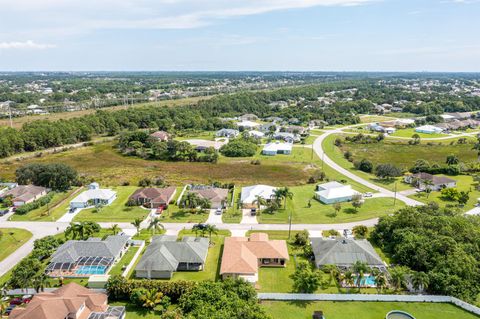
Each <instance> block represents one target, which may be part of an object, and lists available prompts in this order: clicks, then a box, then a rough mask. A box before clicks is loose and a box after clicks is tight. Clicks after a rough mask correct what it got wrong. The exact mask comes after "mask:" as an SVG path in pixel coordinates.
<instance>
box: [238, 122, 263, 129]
mask: <svg viewBox="0 0 480 319" xmlns="http://www.w3.org/2000/svg"><path fill="white" fill-rule="evenodd" d="M236 124H237V126H238V127H241V128H243V129H244V130H253V129H254V128H256V127H259V126H260V124H258V123H257V122H252V121H247V120H245V121H241V122H237V123H236Z"/></svg>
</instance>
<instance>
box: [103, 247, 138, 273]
mask: <svg viewBox="0 0 480 319" xmlns="http://www.w3.org/2000/svg"><path fill="white" fill-rule="evenodd" d="M139 248H140V247H134V246H130V247H129V248H128V250H127V252H126V253H125V255H123V257H122V259H120V260H119V261H118V262H117V263H116V264H115V265H114V266H113V267H112V269H110V271H109V272H108V274H109V275H121V274H122V273H123V270H122V267H123V266H128V264H129V263H130V262H131V261H132V259H133V257H134V256H135V254H136V253H137V251H138V249H139Z"/></svg>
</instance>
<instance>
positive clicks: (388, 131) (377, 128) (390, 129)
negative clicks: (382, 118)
mask: <svg viewBox="0 0 480 319" xmlns="http://www.w3.org/2000/svg"><path fill="white" fill-rule="evenodd" d="M368 129H369V130H370V131H374V132H379V133H386V134H393V133H395V131H396V129H395V128H394V127H384V126H382V125H379V124H378V123H376V124H370V125H369V126H368Z"/></svg>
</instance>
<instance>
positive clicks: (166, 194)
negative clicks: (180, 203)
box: [130, 186, 177, 208]
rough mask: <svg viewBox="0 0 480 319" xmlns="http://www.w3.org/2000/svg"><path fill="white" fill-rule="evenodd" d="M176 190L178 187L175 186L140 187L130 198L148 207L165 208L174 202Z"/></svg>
mask: <svg viewBox="0 0 480 319" xmlns="http://www.w3.org/2000/svg"><path fill="white" fill-rule="evenodd" d="M176 192H177V188H176V187H173V186H170V187H165V188H155V187H148V188H140V189H137V190H136V191H135V192H134V193H133V194H132V196H130V199H131V200H133V201H135V202H136V203H137V204H139V205H143V206H145V207H148V208H159V207H163V208H165V207H167V206H168V204H170V203H171V202H172V200H173V197H174V196H175V194H176Z"/></svg>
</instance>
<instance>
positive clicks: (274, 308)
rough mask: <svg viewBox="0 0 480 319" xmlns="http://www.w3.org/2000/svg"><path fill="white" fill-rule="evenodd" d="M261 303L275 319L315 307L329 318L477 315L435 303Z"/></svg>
mask: <svg viewBox="0 0 480 319" xmlns="http://www.w3.org/2000/svg"><path fill="white" fill-rule="evenodd" d="M262 305H263V306H264V307H265V308H266V310H267V312H268V313H269V314H270V315H271V316H272V317H273V318H274V319H310V318H312V313H313V311H315V310H322V311H323V313H324V315H325V317H326V318H328V319H347V318H348V319H383V318H385V315H386V314H387V313H388V312H389V311H391V310H402V311H406V312H408V313H410V314H411V315H413V316H414V317H415V318H417V319H439V318H445V319H446V318H455V319H474V318H478V317H477V316H475V315H473V314H470V313H468V312H466V311H464V310H463V309H460V308H458V307H456V306H454V305H451V304H437V303H406V302H333V301H315V302H306V301H298V302H282V301H263V302H262Z"/></svg>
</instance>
